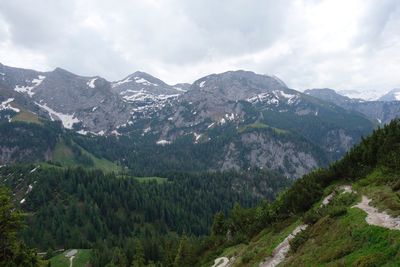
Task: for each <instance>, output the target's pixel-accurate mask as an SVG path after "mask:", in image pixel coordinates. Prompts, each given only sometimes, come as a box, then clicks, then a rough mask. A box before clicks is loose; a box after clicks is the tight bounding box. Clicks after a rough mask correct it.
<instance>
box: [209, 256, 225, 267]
mask: <svg viewBox="0 0 400 267" xmlns="http://www.w3.org/2000/svg"><path fill="white" fill-rule="evenodd" d="M228 264H229V259H228V258H227V257H220V258H216V259H215V260H214V265H213V266H211V267H228Z"/></svg>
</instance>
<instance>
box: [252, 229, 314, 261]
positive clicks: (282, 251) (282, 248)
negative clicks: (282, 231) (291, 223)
mask: <svg viewBox="0 0 400 267" xmlns="http://www.w3.org/2000/svg"><path fill="white" fill-rule="evenodd" d="M307 227H308V225H307V224H303V225H300V226H297V227H296V229H294V230H293V232H292V233H291V234H290V235H288V236H287V237H286V238H285V240H283V241H282V243H280V244H279V245H278V246H277V247H276V248H275V249H274V251H273V252H272V256H271V257H269V258H267V259H265V261H264V262H261V263H260V267H274V266H277V265H278V264H279V263H281V262H282V261H283V260H284V259H285V258H286V255H287V254H288V252H289V249H290V244H289V241H290V240H292V239H293V238H294V237H295V236H296V235H297V234H298V233H300V232H301V231H303V230H305V229H306V228H307Z"/></svg>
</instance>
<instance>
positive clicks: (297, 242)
mask: <svg viewBox="0 0 400 267" xmlns="http://www.w3.org/2000/svg"><path fill="white" fill-rule="evenodd" d="M309 229H310V228H307V229H305V230H303V231H301V232H300V233H298V234H297V235H296V236H295V237H294V238H293V239H292V240H290V241H289V244H290V251H291V253H295V252H296V251H297V250H298V249H299V248H300V247H301V246H302V245H303V244H304V243H305V242H307V240H308V239H309V238H310V236H311V231H310V230H309Z"/></svg>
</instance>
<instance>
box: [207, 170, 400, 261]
mask: <svg viewBox="0 0 400 267" xmlns="http://www.w3.org/2000/svg"><path fill="white" fill-rule="evenodd" d="M396 175H398V174H393V173H390V172H385V171H384V170H382V169H379V168H378V169H376V170H375V171H373V172H372V173H371V174H369V175H368V176H367V177H366V178H365V179H362V180H360V181H358V182H357V183H355V184H353V188H354V189H355V190H356V191H357V192H358V194H357V201H360V199H361V195H367V196H368V197H369V198H371V199H372V200H373V201H372V205H374V206H376V207H378V208H379V210H381V211H382V210H386V211H387V212H388V213H389V214H392V215H397V216H398V215H399V214H400V194H399V193H400V192H399V188H398V187H399V186H398V185H396V184H393V182H392V183H390V182H389V183H388V182H387V181H393V180H396V179H393V177H396ZM338 183H340V182H338ZM338 183H336V185H337V184H338ZM334 186H335V185H332V186H330V187H328V188H327V189H326V191H325V195H328V194H329V193H330V192H332V190H333V187H334ZM321 202H322V199H321V201H320V202H318V203H316V204H315V205H314V207H319V205H320V203H321ZM354 204H355V203H352V204H349V205H348V206H347V207H346V210H347V212H346V213H345V214H343V215H338V216H329V215H327V216H324V217H322V218H321V219H319V220H318V221H317V222H316V223H315V224H313V225H312V226H310V227H309V229H308V231H309V232H308V233H309V235H307V238H306V241H305V242H304V243H303V244H302V245H300V247H299V249H298V250H297V251H296V252H295V253H294V252H290V256H289V257H288V258H287V260H286V261H284V262H283V263H282V264H280V265H279V266H296V267H297V266H400V231H397V230H388V229H385V228H382V227H377V226H371V225H368V224H367V223H366V221H365V217H366V216H367V214H366V213H365V212H364V211H362V210H360V209H358V208H352V206H353V205H354ZM299 224H300V221H299V220H296V219H295V218H293V219H292V220H287V221H284V222H282V223H281V226H280V227H279V228H281V229H276V228H277V226H274V227H269V228H266V229H264V230H263V231H262V232H261V233H259V234H258V235H257V236H255V237H254V238H253V239H252V240H251V241H250V242H249V243H247V244H239V245H236V246H234V247H229V248H226V249H225V250H224V251H223V252H222V253H221V254H220V256H226V257H228V258H231V257H232V256H235V257H236V260H235V264H234V266H258V264H259V263H260V262H261V261H262V259H264V258H265V257H268V256H269V255H271V252H272V250H273V249H274V248H275V247H276V246H277V245H278V244H279V243H280V242H281V241H283V239H284V238H285V237H286V236H287V235H288V234H289V233H290V232H291V231H292V230H293V229H294V228H295V227H296V226H297V225H299ZM274 228H275V229H274ZM210 263H211V261H210V260H209V261H208V262H207V264H204V266H207V265H209V264H210Z"/></svg>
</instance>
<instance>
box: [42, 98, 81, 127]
mask: <svg viewBox="0 0 400 267" xmlns="http://www.w3.org/2000/svg"><path fill="white" fill-rule="evenodd" d="M35 104H36V105H38V106H39V107H41V108H42V109H44V110H46V111H47V113H49V115H50V119H51V120H52V121H54V120H56V119H55V117H56V118H58V119H59V120H60V121H61V122H62V124H63V126H64V128H67V129H72V126H73V125H74V124H75V123H78V122H80V120H79V119H78V118H76V117H75V114H74V113H73V114H72V115H69V114H63V113H60V112H57V111H55V110H53V109H51V108H50V107H48V106H47V105H46V104H43V105H42V104H39V103H37V102H35Z"/></svg>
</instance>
